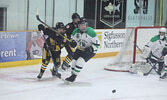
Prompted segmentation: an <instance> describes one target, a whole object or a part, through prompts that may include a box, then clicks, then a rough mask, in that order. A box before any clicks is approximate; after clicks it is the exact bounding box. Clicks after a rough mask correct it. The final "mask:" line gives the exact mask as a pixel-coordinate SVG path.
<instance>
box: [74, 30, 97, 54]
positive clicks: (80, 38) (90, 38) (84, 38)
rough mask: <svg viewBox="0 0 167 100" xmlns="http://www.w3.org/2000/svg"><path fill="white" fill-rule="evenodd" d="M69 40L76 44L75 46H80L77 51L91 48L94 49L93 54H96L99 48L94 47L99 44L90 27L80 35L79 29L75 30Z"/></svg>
mask: <svg viewBox="0 0 167 100" xmlns="http://www.w3.org/2000/svg"><path fill="white" fill-rule="evenodd" d="M71 39H72V40H75V41H76V42H77V45H79V46H80V48H78V49H80V50H82V49H85V48H88V47H90V46H92V47H93V48H94V53H96V52H97V49H98V47H99V46H98V45H96V44H99V40H98V37H97V35H96V32H95V31H94V30H93V28H91V27H88V29H87V31H86V32H85V33H81V32H80V30H79V28H76V29H75V30H74V31H73V33H72V35H71Z"/></svg>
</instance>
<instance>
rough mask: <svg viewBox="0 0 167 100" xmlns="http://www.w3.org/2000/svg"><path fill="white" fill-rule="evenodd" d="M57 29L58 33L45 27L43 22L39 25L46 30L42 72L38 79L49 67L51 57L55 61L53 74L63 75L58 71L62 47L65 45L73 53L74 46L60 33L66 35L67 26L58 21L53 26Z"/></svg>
mask: <svg viewBox="0 0 167 100" xmlns="http://www.w3.org/2000/svg"><path fill="white" fill-rule="evenodd" d="M53 28H54V29H55V30H57V33H56V32H54V31H52V30H51V29H49V28H45V27H44V26H43V25H42V24H40V25H38V29H39V31H41V30H42V31H43V32H44V37H45V40H46V42H45V44H44V47H43V50H42V53H43V54H42V66H41V69H40V73H39V75H38V76H37V78H38V79H41V78H42V76H43V73H44V71H45V69H46V68H47V66H48V64H49V62H50V59H51V58H52V61H53V64H54V66H53V69H52V70H51V72H52V75H53V76H57V77H59V78H60V77H61V74H60V73H58V68H59V67H60V64H61V59H60V54H61V49H62V48H63V47H65V48H66V50H67V52H68V53H69V54H71V53H72V52H73V51H72V48H71V47H70V46H69V45H68V43H67V41H66V40H65V39H64V38H63V37H62V36H60V35H59V34H62V35H64V36H65V26H64V24H63V23H62V22H57V23H56V27H53Z"/></svg>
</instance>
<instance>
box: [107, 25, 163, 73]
mask: <svg viewBox="0 0 167 100" xmlns="http://www.w3.org/2000/svg"><path fill="white" fill-rule="evenodd" d="M159 28H160V27H137V28H135V27H131V28H127V29H126V36H125V39H124V41H123V45H122V47H121V49H120V51H119V52H118V54H117V56H116V57H114V59H113V60H112V61H111V62H110V63H109V64H108V65H107V66H106V67H105V68H104V69H105V70H109V71H117V72H129V71H130V70H131V68H134V67H135V69H133V70H141V71H142V72H147V70H149V69H150V65H149V64H148V63H146V60H145V59H142V58H141V57H140V51H139V49H137V48H136V46H135V44H136V45H137V46H138V47H139V48H140V49H142V48H143V47H144V45H146V44H147V43H148V41H149V40H150V39H151V38H152V37H153V36H155V35H157V34H158V33H159ZM135 39H136V40H135ZM134 48H135V49H134Z"/></svg>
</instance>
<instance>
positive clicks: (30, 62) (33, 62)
mask: <svg viewBox="0 0 167 100" xmlns="http://www.w3.org/2000/svg"><path fill="white" fill-rule="evenodd" d="M117 54H118V52H107V53H97V54H96V55H95V56H94V57H93V58H104V57H112V56H116V55H117ZM64 59H65V57H62V60H64ZM39 63H42V60H41V59H35V60H24V61H15V62H4V63H0V69H1V68H11V67H22V66H30V65H37V64H39Z"/></svg>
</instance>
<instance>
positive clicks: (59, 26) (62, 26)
mask: <svg viewBox="0 0 167 100" xmlns="http://www.w3.org/2000/svg"><path fill="white" fill-rule="evenodd" d="M58 28H65V26H64V24H63V22H57V23H56V29H58Z"/></svg>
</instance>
